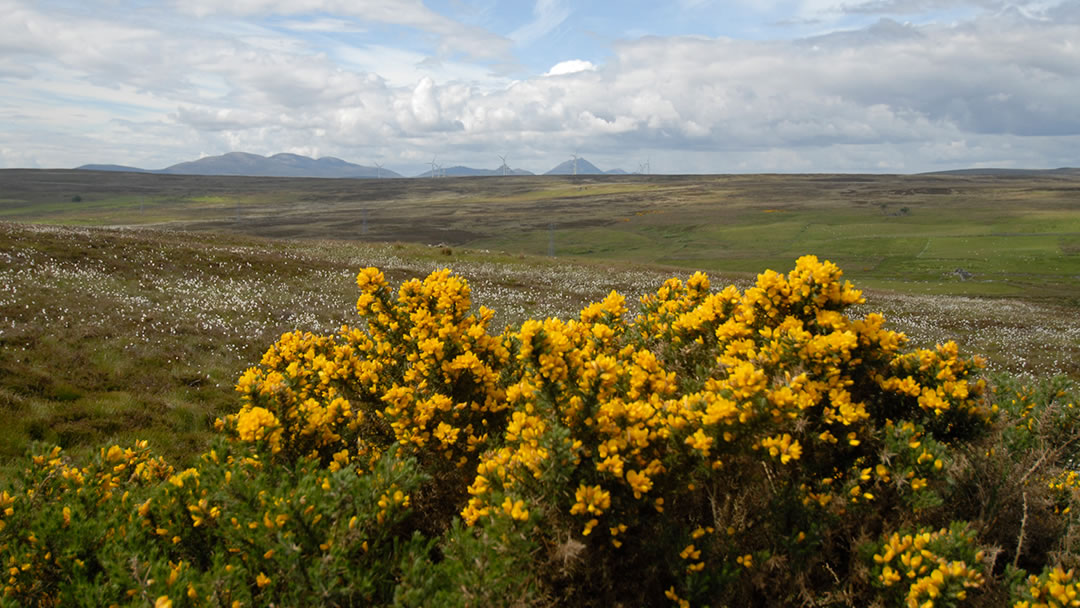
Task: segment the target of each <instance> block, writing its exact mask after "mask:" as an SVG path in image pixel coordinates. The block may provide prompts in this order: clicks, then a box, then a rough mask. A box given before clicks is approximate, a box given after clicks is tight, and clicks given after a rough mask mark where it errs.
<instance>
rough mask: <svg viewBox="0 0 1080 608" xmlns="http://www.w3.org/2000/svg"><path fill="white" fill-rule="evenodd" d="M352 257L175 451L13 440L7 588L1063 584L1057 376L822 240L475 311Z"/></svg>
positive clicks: (578, 600)
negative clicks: (725, 273) (345, 305)
mask: <svg viewBox="0 0 1080 608" xmlns="http://www.w3.org/2000/svg"><path fill="white" fill-rule="evenodd" d="M357 283H358V286H359V288H360V291H361V295H360V297H359V299H358V302H357V310H358V312H359V314H360V316H361V323H360V324H358V325H357V326H344V327H342V328H341V329H340V330H339V331H338V332H336V333H334V334H332V335H314V334H310V333H288V334H285V335H283V336H282V337H281V339H280V340H279V341H278V342H277V343H275V344H274V345H273V346H271V347H270V348H269V350H267V351H266V354H265V355H264V356H263V358H262V361H261V363H260V365H259V366H257V367H253V368H250V369H249V370H247V371H246V372H245V373H244V374H243V376H242V377H241V378H240V380H239V381H238V383H237V386H236V389H237V391H238V392H239V393H240V395H241V406H240V409H239V410H238V411H237V412H236V413H235V414H232V415H229V416H226V417H225V418H223V419H221V420H219V421H218V428H219V429H220V430H221V431H222V433H223V435H224V438H222V439H221V440H220V441H219V442H218V443H216V444H215V446H214V448H213V449H212V450H211V451H209V452H208V453H207V454H205V455H203V457H202V459H201V461H200V462H199V464H198V465H197V466H195V467H194V468H191V469H187V470H184V471H179V472H178V471H174V470H173V469H172V468H171V467H170V466H169V465H168V464H167V463H165V462H164V461H162V460H161V459H160V458H155V457H154V456H153V455H152V454H150V452H149V450H148V449H147V448H146V446H145V445H139V446H135V447H134V448H131V449H124V448H121V447H118V446H113V447H110V448H108V449H102V450H101V452H100V454H99V456H98V458H97V459H96V460H95V461H94V462H91V463H88V464H86V465H84V466H81V467H80V466H76V465H75V464H73V463H70V462H68V461H67V460H66V459H65V457H64V455H63V453H62V451H60V450H59V449H58V448H56V449H52V448H46V447H43V448H41V449H40V450H39V451H38V452H37V453H35V455H33V456H32V457H31V460H30V461H29V462H28V463H27V467H26V471H25V473H24V475H23V477H22V478H21V479H19V480H15V481H14V483H13V484H11V486H10V487H9V489H8V490H5V491H4V492H3V493H2V494H0V517H2V519H0V559H2V560H3V567H4V568H5V569H6V576H7V579H6V582H5V583H4V594H3V600H2V602H3V603H4V605H77V604H79V603H80V602H81V603H82V604H85V605H154V606H178V607H179V606H270V605H279V606H280V605H289V606H299V605H312V606H335V605H336V606H348V605H370V604H384V605H385V604H397V605H461V606H486V605H498V604H504V605H552V604H556V605H559V604H564V605H596V606H608V605H615V604H624V605H642V604H644V605H661V604H673V605H679V606H686V605H714V606H721V605H799V604H803V605H881V606H963V605H1004V604H1010V603H1012V604H1015V605H1017V606H1037V605H1047V606H1051V605H1062V606H1064V605H1080V600H1078V599H1077V597H1076V593H1077V586H1078V585H1077V583H1076V582H1075V581H1076V580H1077V579H1076V578H1074V575H1073V570H1071V568H1074V567H1078V566H1080V563H1077V562H1078V561H1080V560H1078V559H1077V555H1078V553H1077V551H1076V549H1077V546H1076V538H1075V534H1074V533H1073V532H1072V530H1073V529H1074V526H1073V523H1074V521H1075V518H1076V516H1077V515H1076V514H1077V513H1078V509H1080V507H1078V506H1077V505H1075V504H1074V503H1075V502H1076V501H1077V500H1078V499H1080V494H1078V492H1080V478H1077V476H1076V473H1075V472H1071V466H1072V464H1073V463H1074V462H1075V458H1076V456H1077V451H1078V450H1080V444H1078V443H1077V439H1078V438H1080V416H1078V415H1077V412H1076V410H1075V408H1074V407H1073V401H1071V400H1070V392H1069V391H1070V390H1071V386H1069V385H1067V384H1066V383H1063V382H1060V381H1051V382H1045V383H1042V384H1037V385H1035V386H1034V387H1028V386H1023V385H1020V384H1018V383H1016V382H1014V381H1010V380H1007V379H1002V380H998V381H996V382H992V383H990V382H988V381H987V378H985V377H984V375H983V373H982V369H981V362H980V360H979V359H978V358H976V357H968V356H964V355H962V354H961V353H960V349H959V348H958V347H957V345H956V344H954V343H952V342H946V343H943V344H940V345H938V346H937V347H935V348H933V349H910V348H909V347H908V345H907V339H906V338H905V336H904V335H902V334H899V333H897V332H894V331H891V330H889V329H887V328H886V327H885V319H884V318H883V317H882V316H881V315H879V314H869V315H867V316H866V317H864V318H851V317H850V316H848V315H847V314H846V311H847V310H848V309H849V307H850V306H852V305H854V304H857V303H862V302H863V298H862V295H861V294H860V292H859V291H857V290H855V289H854V288H853V287H852V286H851V284H850V283H847V282H843V281H842V273H841V271H840V270H839V268H837V267H836V266H835V265H833V264H831V263H829V262H820V261H819V260H817V259H816V258H814V257H813V256H806V257H803V258H800V259H799V260H798V261H797V263H796V266H795V268H794V270H792V271H791V272H789V273H788V274H786V275H783V274H778V273H775V272H771V271H768V272H765V273H764V274H762V275H759V277H758V281H757V284H756V285H755V286H754V287H751V288H749V289H747V290H745V291H740V290H738V289H736V288H735V287H731V286H728V287H725V288H723V289H721V290H713V289H712V288H711V285H710V283H709V280H708V278H707V277H706V276H705V275H703V274H700V273H698V274H695V275H693V276H692V277H690V278H689V279H688V280H686V281H685V282H683V281H680V280H678V279H671V280H669V281H667V282H666V283H665V284H664V285H663V286H662V287H660V289H659V290H658V291H657V292H656V293H655V294H653V295H649V296H646V297H644V298H643V299H642V301H641V303H640V309H639V311H638V312H637V313H636V314H635V313H632V312H631V311H630V309H629V308H628V306H627V303H626V302H625V299H624V298H623V297H622V296H620V295H619V294H617V293H614V292H613V293H611V294H610V295H609V296H608V297H607V298H605V299H604V300H603V301H601V302H597V303H594V304H591V305H589V306H587V307H585V309H583V310H582V311H581V314H580V316H579V317H578V318H577V319H572V320H562V319H545V320H529V321H526V322H524V323H522V324H521V325H520V327H517V328H507V329H506V330H505V331H503V332H502V333H499V334H493V333H491V330H490V328H489V323H490V321H491V318H492V312H491V311H489V310H486V309H484V308H480V309H479V310H477V311H473V309H472V306H471V302H470V292H469V287H468V285H467V283H466V282H465V281H464V280H462V279H461V278H460V277H456V276H454V275H452V274H451V273H450V272H449V271H446V270H444V271H439V272H435V273H432V274H431V275H430V276H428V277H427V278H426V279H424V280H422V281H421V280H415V279H414V280H410V281H407V282H405V283H403V284H402V285H401V286H400V287H399V288H398V289H397V291H396V293H395V292H394V291H393V290H392V289H391V287H390V285H389V284H388V283H387V281H386V279H385V277H384V276H383V274H382V273H381V272H379V271H378V270H377V269H374V268H368V269H365V270H363V271H361V272H360V274H359V276H358V278H357ZM1029 573H1030V574H1029ZM1070 602H1076V603H1075V604H1074V603H1070Z"/></svg>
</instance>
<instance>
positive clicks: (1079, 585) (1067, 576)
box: [1013, 566, 1080, 608]
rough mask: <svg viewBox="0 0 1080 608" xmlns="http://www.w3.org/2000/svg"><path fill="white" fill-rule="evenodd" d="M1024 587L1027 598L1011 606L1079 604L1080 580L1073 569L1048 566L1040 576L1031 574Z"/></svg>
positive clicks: (1059, 607) (1062, 607)
mask: <svg viewBox="0 0 1080 608" xmlns="http://www.w3.org/2000/svg"><path fill="white" fill-rule="evenodd" d="M1027 583H1028V585H1027V588H1026V589H1024V591H1025V595H1026V596H1027V598H1028V599H1021V600H1017V601H1016V602H1015V603H1014V604H1013V608H1065V607H1066V606H1080V580H1077V578H1076V577H1075V576H1074V574H1073V570H1072V569H1069V570H1063V569H1062V568H1061V567H1059V566H1055V567H1054V568H1048V569H1047V571H1046V572H1044V573H1043V575H1042V576H1036V575H1034V574H1033V575H1031V576H1029V577H1028V580H1027Z"/></svg>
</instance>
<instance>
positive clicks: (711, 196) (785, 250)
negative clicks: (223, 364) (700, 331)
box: [0, 170, 1080, 305]
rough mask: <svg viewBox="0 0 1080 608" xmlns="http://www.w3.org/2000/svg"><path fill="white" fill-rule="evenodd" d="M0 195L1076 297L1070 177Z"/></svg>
mask: <svg viewBox="0 0 1080 608" xmlns="http://www.w3.org/2000/svg"><path fill="white" fill-rule="evenodd" d="M0 191H2V192H4V196H3V198H2V199H0V220H9V221H19V222H35V223H51V224H65V225H88V226H89V225H97V226H114V225H151V226H157V227H171V228H177V229H185V230H193V231H200V232H201V231H213V232H218V233H232V234H241V235H248V236H268V237H278V238H295V239H324V238H331V239H339V240H347V241H362V242H411V243H420V244H446V245H449V246H452V247H467V248H472V249H485V250H493V251H502V252H504V253H506V254H509V255H519V254H520V255H539V256H542V255H547V254H548V253H549V252H550V251H552V250H553V251H554V253H555V255H556V256H557V257H559V258H563V259H565V258H571V259H592V260H620V261H623V262H627V263H649V264H659V265H665V266H672V267H680V268H686V269H705V270H709V271H713V272H745V273H756V272H759V271H761V270H762V269H764V268H767V267H773V268H781V267H784V266H785V265H787V264H789V263H790V260H793V259H794V258H796V257H798V256H799V255H801V254H804V253H814V254H816V255H818V256H819V257H823V258H828V259H831V260H834V261H836V262H837V263H839V264H841V265H842V266H843V267H844V268H845V269H846V271H847V273H848V275H849V276H850V277H852V278H855V279H858V280H859V281H860V282H863V284H865V285H870V286H878V287H882V288H888V289H893V290H898V291H901V292H907V293H943V294H954V295H972V296H978V295H984V296H992V297H1000V296H1016V297H1022V298H1024V299H1042V300H1045V301H1050V302H1064V303H1067V304H1072V305H1076V304H1078V303H1080V204H1078V203H1077V201H1078V196H1080V178H1076V177H1070V174H1050V175H1046V176H1042V177H1022V178H1018V177H1009V178H1005V177H992V176H984V177H972V176H947V175H936V176H932V175H925V176H875V175H867V176H843V175H753V176H598V177H590V176H579V177H566V176H564V177H511V178H454V179H436V180H430V179H428V180H423V179H412V180H312V179H307V180H305V179H268V178H235V177H234V178H221V177H198V176H155V175H131V174H110V173H96V172H77V171H37V172H34V171H17V170H10V171H0ZM75 197H78V198H79V199H81V200H80V201H79V202H74V201H73V200H72V199H73V198H75Z"/></svg>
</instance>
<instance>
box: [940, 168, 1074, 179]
mask: <svg viewBox="0 0 1080 608" xmlns="http://www.w3.org/2000/svg"><path fill="white" fill-rule="evenodd" d="M921 175H969V176H971V177H1040V176H1047V175H1059V176H1062V177H1076V176H1080V169H1077V168H1073V167H1060V168H1058V169H998V168H993V167H988V168H983V169H953V170H951V171H932V172H929V173H922V174H921Z"/></svg>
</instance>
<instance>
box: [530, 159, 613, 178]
mask: <svg viewBox="0 0 1080 608" xmlns="http://www.w3.org/2000/svg"><path fill="white" fill-rule="evenodd" d="M574 165H577V166H576V167H575V166H574ZM544 175H626V171H623V170H622V169H612V170H610V171H601V170H600V169H599V168H597V166H596V165H594V164H592V163H590V162H589V161H587V160H585V159H584V158H581V157H580V156H579V157H578V158H577V160H574V159H570V160H568V161H566V162H564V163H559V164H558V165H555V168H554V169H552V170H551V171H548V172H547V173H545V174H544Z"/></svg>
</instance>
